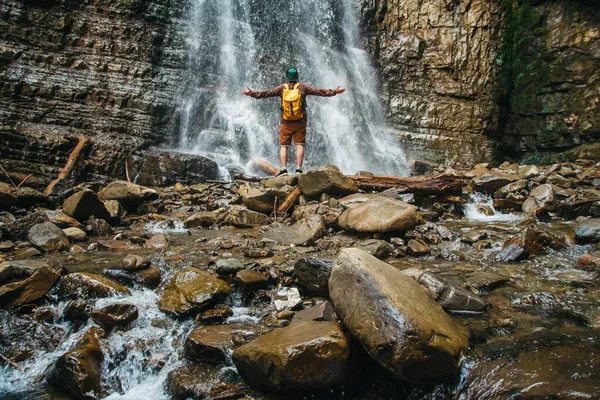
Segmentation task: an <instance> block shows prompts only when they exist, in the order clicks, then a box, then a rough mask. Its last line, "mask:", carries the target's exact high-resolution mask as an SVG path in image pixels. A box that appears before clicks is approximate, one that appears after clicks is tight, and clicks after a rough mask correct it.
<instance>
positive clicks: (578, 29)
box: [360, 0, 600, 165]
mask: <svg viewBox="0 0 600 400" xmlns="http://www.w3.org/2000/svg"><path fill="white" fill-rule="evenodd" d="M360 4H361V7H362V8H361V11H362V21H363V24H364V28H365V32H366V37H367V40H368V48H369V50H370V51H371V53H372V54H373V55H374V58H375V61H376V64H377V67H378V69H379V71H380V75H381V82H382V89H383V90H382V95H383V98H384V101H385V103H386V104H387V107H388V116H389V121H390V123H391V124H392V126H393V127H394V128H395V130H396V131H397V132H398V134H399V136H400V138H401V140H402V141H403V142H404V143H405V147H406V150H407V153H408V155H409V157H412V158H424V159H427V160H430V161H435V162H439V163H446V164H458V165H469V164H473V163H474V162H478V161H489V160H490V159H491V158H492V157H493V156H494V154H496V156H497V157H498V158H504V157H507V156H508V157H510V156H512V157H515V158H520V157H523V156H524V155H525V154H527V153H530V152H536V151H540V150H541V151H542V152H544V151H549V152H557V151H562V150H564V149H565V148H568V147H571V146H574V145H576V144H579V143H585V142H589V141H594V140H597V139H598V132H599V130H600V129H599V127H598V115H599V113H598V111H599V108H598V107H599V106H598V93H599V88H598V71H600V58H599V57H598V53H599V49H600V47H599V46H600V43H599V41H598V34H599V30H600V18H599V11H600V7H598V5H596V4H595V2H589V1H585V0H580V1H572V2H571V1H563V0H550V1H539V0H538V1H533V0H491V1H489V0H443V1H442V0H440V1H438V0H435V1H434V0H362V1H361V3H360ZM498 145H499V146H498Z"/></svg>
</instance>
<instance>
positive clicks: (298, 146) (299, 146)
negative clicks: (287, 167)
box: [296, 144, 304, 169]
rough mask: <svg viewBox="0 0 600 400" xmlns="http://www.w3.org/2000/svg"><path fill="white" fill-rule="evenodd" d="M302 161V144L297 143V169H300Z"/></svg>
mask: <svg viewBox="0 0 600 400" xmlns="http://www.w3.org/2000/svg"><path fill="white" fill-rule="evenodd" d="M303 162H304V145H302V144H297V145H296V164H297V165H298V169H302V163H303Z"/></svg>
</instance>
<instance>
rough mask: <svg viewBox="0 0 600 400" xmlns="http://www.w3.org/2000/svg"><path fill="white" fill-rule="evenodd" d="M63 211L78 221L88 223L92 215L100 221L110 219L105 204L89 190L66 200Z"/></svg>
mask: <svg viewBox="0 0 600 400" xmlns="http://www.w3.org/2000/svg"><path fill="white" fill-rule="evenodd" d="M63 211H64V213H65V214H67V215H68V216H70V217H73V218H75V219H76V220H77V221H87V220H88V219H89V218H90V217H91V216H92V215H93V216H94V217H96V218H100V219H109V218H110V214H109V213H108V211H107V210H106V207H105V206H104V203H102V202H101V201H100V200H99V199H98V196H97V195H96V193H94V192H93V191H91V190H89V189H84V190H82V191H80V192H77V193H75V194H74V195H72V196H70V197H69V198H68V199H66V200H65V201H64V203H63Z"/></svg>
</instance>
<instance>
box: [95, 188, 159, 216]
mask: <svg viewBox="0 0 600 400" xmlns="http://www.w3.org/2000/svg"><path fill="white" fill-rule="evenodd" d="M98 198H99V199H100V200H117V201H118V202H119V203H121V205H122V206H123V207H124V208H125V209H126V210H128V211H135V210H136V209H137V208H138V207H139V206H140V204H142V203H143V202H145V201H152V200H156V199H158V193H157V192H156V190H154V189H149V188H147V187H144V186H140V185H136V184H135V183H131V182H125V181H114V182H111V183H109V184H108V185H107V186H106V187H105V188H103V189H102V190H100V191H99V192H98Z"/></svg>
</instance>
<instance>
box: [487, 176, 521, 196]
mask: <svg viewBox="0 0 600 400" xmlns="http://www.w3.org/2000/svg"><path fill="white" fill-rule="evenodd" d="M528 183H529V182H528V181H527V179H521V180H518V181H516V182H511V183H509V184H508V185H506V186H502V187H501V188H500V189H498V190H496V191H495V192H494V196H493V197H494V198H495V199H501V198H504V197H506V196H508V195H509V194H510V193H515V192H520V191H521V190H523V189H525V188H527V184H528Z"/></svg>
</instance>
